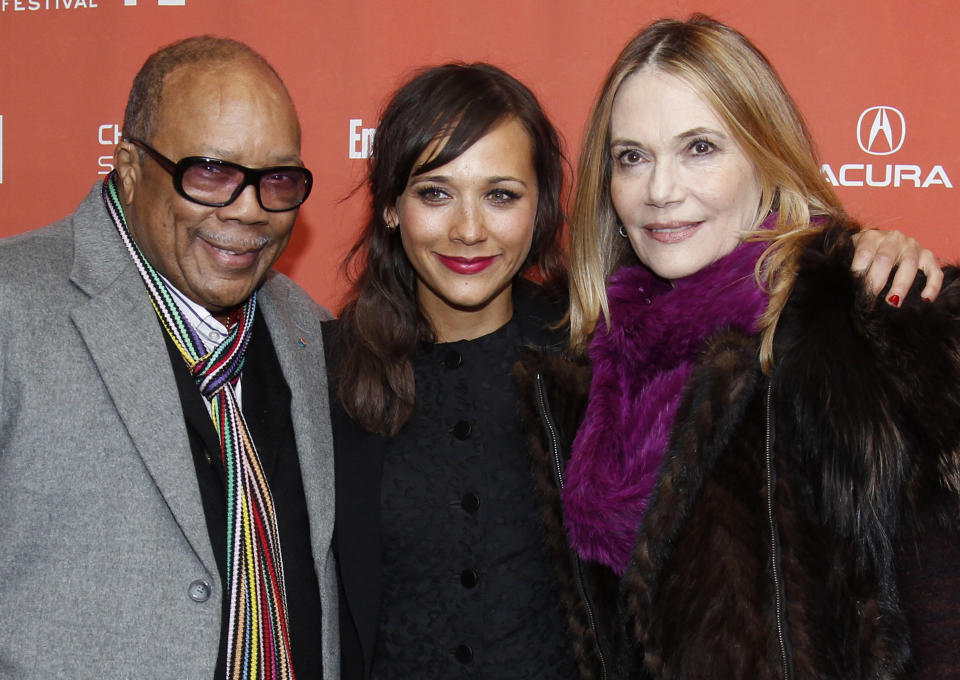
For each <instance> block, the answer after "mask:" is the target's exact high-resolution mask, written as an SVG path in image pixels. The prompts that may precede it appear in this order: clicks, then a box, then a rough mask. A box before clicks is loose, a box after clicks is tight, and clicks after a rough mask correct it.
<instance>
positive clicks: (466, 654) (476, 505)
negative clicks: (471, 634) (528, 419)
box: [441, 349, 480, 664]
mask: <svg viewBox="0 0 960 680" xmlns="http://www.w3.org/2000/svg"><path fill="white" fill-rule="evenodd" d="M441 363H442V364H443V365H444V367H445V368H446V369H447V370H450V371H452V370H453V369H455V368H459V367H460V366H462V365H463V356H461V354H460V352H458V351H457V350H455V349H451V350H447V352H446V353H445V354H444V355H443V359H442V360H441ZM472 432H473V426H472V425H470V423H469V422H468V421H466V420H461V421H459V422H458V423H457V424H456V425H454V426H453V427H452V428H451V430H450V433H451V434H452V435H453V436H454V437H456V438H457V439H459V440H460V441H463V440H465V439H468V438H469V437H470V435H471V433H472ZM460 507H461V508H463V511H464V512H466V513H468V514H471V515H473V514H476V512H477V510H479V509H480V497H479V496H478V495H477V494H475V493H465V494H463V497H462V498H461V499H460ZM479 582H480V575H479V574H477V572H476V571H474V570H473V569H464V570H463V571H461V572H460V585H462V586H463V587H464V588H467V589H470V588H475V587H476V586H477V583H479ZM453 655H454V657H456V659H457V661H459V662H460V663H462V664H468V663H472V662H473V649H472V648H471V647H470V645H457V647H456V649H454V650H453Z"/></svg>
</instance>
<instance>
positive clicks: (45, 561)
mask: <svg viewBox="0 0 960 680" xmlns="http://www.w3.org/2000/svg"><path fill="white" fill-rule="evenodd" d="M258 302H259V305H258V307H259V309H260V310H261V311H262V313H263V315H264V319H265V320H266V323H267V326H268V327H269V329H270V336H271V338H272V340H273V344H274V347H275V349H276V353H277V356H278V358H279V360H280V365H281V366H282V368H283V374H284V377H285V378H286V381H287V383H288V384H289V386H290V391H291V393H292V403H291V415H292V418H293V424H294V431H295V436H296V442H297V448H298V451H299V454H300V467H301V470H302V475H303V486H304V491H305V494H306V500H307V508H308V510H309V513H310V530H311V539H312V545H313V557H314V562H315V565H316V571H317V579H318V581H319V583H320V596H321V601H322V606H323V630H322V631H317V644H322V645H323V662H324V674H325V676H326V677H327V678H330V679H334V678H337V677H338V675H339V658H338V651H337V650H338V633H337V595H336V592H337V591H336V583H335V567H334V563H333V557H332V552H331V548H330V546H331V535H332V533H333V508H334V495H333V458H332V440H331V433H330V419H329V415H328V404H327V383H326V376H325V373H324V358H323V343H322V340H321V332H320V321H321V320H322V319H324V318H328V317H329V315H328V314H327V313H326V312H325V311H324V310H322V309H321V308H320V307H319V306H317V305H316V304H315V303H314V302H313V301H312V300H310V298H309V297H308V296H307V294H306V293H305V292H304V291H303V290H301V289H300V288H299V287H297V286H296V285H295V284H294V283H293V282H292V281H290V280H289V279H288V278H286V277H284V276H283V275H281V274H277V273H272V274H271V276H270V278H269V280H268V281H267V282H266V284H265V285H264V286H263V288H262V292H261V294H260V298H259V300H258ZM198 582H204V583H206V584H209V586H210V587H211V592H212V594H211V595H210V596H209V598H207V599H204V598H203V594H204V589H203V588H202V587H200V588H198V587H197V584H198ZM191 586H193V587H191ZM222 593H223V587H222V584H221V583H220V577H219V575H218V571H217V565H216V561H215V559H214V553H213V548H212V547H211V545H210V539H209V536H208V532H207V526H206V520H205V518H204V512H203V506H202V504H201V499H200V492H199V489H198V486H197V479H196V472H195V469H194V463H193V459H192V455H191V451H190V443H189V439H188V435H187V430H186V426H185V424H184V417H183V413H182V410H181V407H180V399H179V396H178V393H177V387H176V383H175V381H174V376H173V372H172V370H171V367H170V357H169V354H168V353H167V348H166V346H165V344H164V339H163V336H162V330H161V328H160V326H159V325H158V324H157V321H156V316H155V313H154V310H153V308H152V307H151V305H150V303H149V300H148V297H147V293H146V290H145V288H144V286H143V283H142V282H141V280H140V277H139V275H138V273H137V271H136V269H135V267H134V265H133V263H132V261H131V259H130V257H129V255H128V254H127V253H126V251H125V250H124V247H123V245H122V243H121V242H120V239H119V238H118V237H117V235H116V232H115V230H114V227H113V225H112V223H111V222H110V218H109V216H108V215H107V212H106V210H105V208H104V206H103V201H102V199H101V197H100V184H99V183H98V184H97V185H96V186H95V187H94V188H93V190H92V191H91V192H90V194H89V195H88V196H87V198H86V199H84V201H83V202H82V203H81V204H80V206H79V208H78V209H77V211H76V212H75V213H74V214H73V215H71V216H70V217H67V218H65V219H63V220H61V221H60V222H57V223H56V224H53V225H50V226H48V227H44V228H43V229H38V230H35V231H32V232H28V233H25V234H21V235H19V236H14V237H12V238H8V239H4V240H2V241H0V678H37V679H40V678H43V679H44V680H48V679H49V678H71V679H72V680H82V679H84V678H91V679H94V678H96V679H97V680H102V678H164V679H167V678H191V679H192V678H211V677H212V676H213V671H214V666H215V664H216V660H217V651H218V645H219V641H220V612H221V597H222V596H223V594H222ZM292 596H294V597H295V596H296V595H295V594H292Z"/></svg>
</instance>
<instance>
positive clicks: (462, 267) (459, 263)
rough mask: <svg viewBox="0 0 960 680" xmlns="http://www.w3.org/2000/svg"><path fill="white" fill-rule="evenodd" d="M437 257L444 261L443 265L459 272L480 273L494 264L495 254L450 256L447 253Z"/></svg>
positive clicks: (465, 273) (466, 273) (467, 273)
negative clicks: (487, 255)
mask: <svg viewBox="0 0 960 680" xmlns="http://www.w3.org/2000/svg"><path fill="white" fill-rule="evenodd" d="M437 259H438V260H440V262H441V263H443V266H444V267H446V268H447V269H449V270H450V271H452V272H455V273H457V274H464V275H470V274H479V273H480V272H482V271H483V270H484V269H486V268H487V267H489V266H490V265H491V264H493V261H494V260H495V259H496V256H495V255H492V256H490V257H449V256H447V255H439V254H438V255H437Z"/></svg>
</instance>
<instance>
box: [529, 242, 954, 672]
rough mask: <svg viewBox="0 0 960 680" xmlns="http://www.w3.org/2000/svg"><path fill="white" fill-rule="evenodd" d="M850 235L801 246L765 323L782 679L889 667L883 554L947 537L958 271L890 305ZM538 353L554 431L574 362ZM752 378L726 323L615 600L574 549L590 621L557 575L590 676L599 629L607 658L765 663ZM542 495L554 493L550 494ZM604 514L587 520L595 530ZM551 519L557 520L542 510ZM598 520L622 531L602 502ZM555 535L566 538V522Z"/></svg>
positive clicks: (693, 384)
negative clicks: (788, 282)
mask: <svg viewBox="0 0 960 680" xmlns="http://www.w3.org/2000/svg"><path fill="white" fill-rule="evenodd" d="M850 234H851V229H850V225H845V224H835V225H830V226H828V227H827V228H826V230H825V231H824V233H823V234H822V235H820V236H818V237H817V238H816V239H815V240H814V241H813V242H812V243H811V244H810V245H809V247H808V249H807V252H806V254H805V255H804V256H803V258H802V259H801V261H800V262H799V274H798V279H797V282H796V286H795V288H794V291H793V293H792V295H791V298H790V301H789V303H788V305H787V307H786V309H785V310H784V313H783V315H782V317H781V320H780V324H779V326H778V331H777V336H776V341H775V359H776V367H775V370H774V373H773V376H772V385H773V414H772V415H773V421H774V433H775V448H774V460H775V466H776V472H777V483H776V487H775V496H774V498H773V499H772V500H773V502H774V506H775V513H776V514H775V516H776V522H777V525H778V527H779V532H780V541H781V543H780V546H781V551H782V552H781V559H780V567H781V571H782V574H783V577H784V580H785V593H786V604H785V611H786V623H787V629H786V635H787V639H788V643H789V647H790V649H791V651H792V655H793V662H794V667H795V671H796V677H797V678H828V679H829V678H836V679H838V680H839V679H840V678H845V679H846V678H864V679H866V678H901V677H905V676H906V675H907V674H908V673H909V672H910V670H911V664H912V663H913V662H912V661H911V654H912V652H911V649H912V642H911V629H910V626H909V625H908V616H907V613H908V612H909V611H910V610H911V605H913V604H915V603H913V602H902V601H901V597H900V593H899V589H898V585H899V584H898V579H897V570H898V569H899V561H900V560H899V559H898V556H901V555H903V554H904V546H906V550H907V551H909V550H910V546H913V545H920V544H921V542H920V541H914V536H916V535H919V533H920V532H921V531H923V529H921V527H931V526H932V527H934V528H935V530H936V531H937V532H939V533H938V534H936V535H935V540H936V541H937V542H938V545H957V544H958V541H957V538H958V536H957V533H958V527H960V500H958V499H960V455H958V451H960V417H958V416H960V344H958V343H960V280H958V272H957V270H955V269H948V270H947V272H946V280H945V283H944V288H943V290H942V291H941V294H940V297H939V298H938V300H937V301H936V302H934V303H933V304H929V303H923V302H921V301H920V300H919V296H918V292H919V289H920V284H917V285H916V286H915V287H914V291H913V292H912V293H911V295H910V296H909V297H908V298H907V299H906V300H905V302H904V305H903V307H902V308H901V309H898V310H896V309H892V308H890V307H888V306H887V305H886V304H885V303H884V302H883V301H882V298H874V297H872V296H868V295H867V294H866V293H865V292H864V291H863V290H862V287H861V281H860V280H859V279H858V278H857V277H855V276H853V275H852V274H851V273H850V271H849V262H850V257H851V256H852V244H851V240H850ZM534 372H541V373H542V374H543V375H544V377H545V380H546V383H547V385H548V386H550V388H551V389H550V392H549V398H550V402H551V408H552V409H553V412H554V415H555V418H556V420H557V424H558V426H559V428H560V430H561V432H562V433H563V436H562V437H561V445H562V446H564V447H565V446H567V444H568V442H569V439H570V437H571V433H572V432H573V431H575V430H576V427H577V418H578V417H579V416H578V414H581V413H583V412H584V408H585V407H584V403H585V399H586V388H587V375H586V373H584V372H583V371H581V372H579V373H577V374H576V375H573V374H571V373H570V372H569V371H564V370H563V369H562V368H561V367H559V366H556V365H553V364H551V363H544V362H541V363H539V364H536V365H533V364H529V368H528V374H527V377H528V378H529V376H531V375H533V373H534ZM766 384H767V378H766V377H765V376H764V375H763V374H762V373H761V371H760V369H759V366H758V361H757V340H756V338H755V337H753V336H752V334H751V333H749V332H744V331H742V330H740V331H737V330H724V331H721V332H719V333H717V334H716V335H715V336H714V337H713V338H712V339H711V340H710V342H709V343H708V346H707V347H706V349H705V351H704V352H703V356H702V358H701V359H700V361H699V362H698V366H697V368H696V369H695V370H694V372H693V374H692V375H691V378H690V380H689V381H688V383H687V386H686V388H685V391H684V396H683V398H682V401H681V404H680V407H679V409H678V411H677V415H676V419H675V421H676V422H675V426H674V431H673V434H672V436H671V443H670V447H669V450H668V451H667V454H666V455H665V457H664V459H663V461H662V464H661V466H660V470H659V474H658V478H657V481H656V483H655V488H654V491H653V493H652V495H651V498H650V503H649V507H648V509H647V512H646V513H645V517H644V520H643V523H642V526H641V527H640V531H639V535H638V538H637V542H636V545H635V547H634V550H633V558H632V562H631V564H630V567H629V569H628V572H627V574H626V576H625V577H624V579H623V580H622V581H621V585H620V589H621V594H620V604H621V616H620V618H619V619H618V616H617V614H616V609H615V608H614V607H613V605H612V604H611V600H610V599H608V598H606V597H603V596H602V593H605V592H608V588H609V583H610V579H609V578H605V577H604V576H603V574H604V570H603V569H596V570H593V569H592V567H591V565H589V564H588V565H586V566H587V567H588V574H587V575H588V579H587V582H588V589H589V590H590V591H591V592H592V594H593V595H594V603H595V605H596V606H597V608H598V609H599V611H597V612H595V614H596V616H595V618H596V620H597V621H598V623H599V626H595V627H591V626H589V625H588V623H589V622H588V621H587V618H586V617H585V615H584V607H583V603H582V602H580V601H578V597H579V595H578V593H577V592H575V590H572V589H570V590H568V594H567V595H568V603H572V605H571V606H570V613H571V629H572V630H573V631H574V633H575V634H576V635H578V636H580V637H581V640H580V646H579V648H578V651H582V652H583V653H584V657H583V658H582V666H581V668H582V669H584V677H597V676H598V663H597V657H596V654H595V653H594V652H593V650H592V646H591V644H589V643H591V642H592V641H593V638H592V637H591V636H592V635H594V634H595V633H599V634H600V637H601V639H602V641H603V642H604V643H605V644H606V645H607V647H606V649H607V659H606V661H607V664H606V671H607V676H608V677H618V678H620V677H623V678H626V677H644V678H645V677H656V678H718V679H719V678H723V679H728V678H779V677H781V675H780V663H779V644H778V636H777V631H776V617H775V607H774V597H773V589H772V585H771V571H770V564H771V563H770V549H771V546H770V539H769V528H768V527H767V524H766V502H767V494H766V483H765V473H766V469H765V459H764V439H765V415H766V413H765V407H764V402H765V397H766ZM528 392H529V390H528ZM528 416H529V417H530V418H531V422H532V429H531V433H532V436H533V437H534V439H535V440H536V441H535V444H534V448H536V449H538V450H539V451H540V453H541V455H542V456H544V460H546V459H549V453H548V449H547V445H546V440H545V439H544V437H543V434H544V432H543V430H542V426H541V425H540V423H539V419H538V418H537V417H536V414H535V411H534V410H533V409H531V410H530V412H529V413H528ZM544 470H546V472H544V473H543V474H547V472H548V469H547V468H544ZM552 502H553V503H554V510H553V511H554V512H556V505H557V503H558V499H557V497H556V494H554V498H553V501H552ZM598 512H600V513H603V511H602V510H600V511H598ZM608 518H609V515H607V514H601V516H600V517H598V518H597V519H596V520H595V521H596V525H597V527H598V529H597V530H598V531H602V530H603V526H604V522H605V521H606V520H607V519H608ZM551 526H552V529H553V530H554V531H556V530H557V528H558V526H559V522H558V521H557V519H556V516H554V520H553V522H552V523H551ZM611 528H612V530H614V531H616V530H619V524H618V523H617V521H616V520H615V521H614V522H613V523H612V525H611ZM556 540H557V541H558V545H563V541H564V537H563V536H562V535H560V536H558V537H557V538H556ZM925 544H928V545H929V542H927V543H925ZM895 546H897V547H895ZM913 552H914V553H915V552H916V550H915V549H914V550H913ZM956 552H957V551H955V554H956ZM914 556H916V555H914ZM563 562H564V564H561V562H558V564H559V565H560V568H561V569H565V570H567V571H569V570H570V562H569V560H563ZM945 563H946V564H952V563H955V560H953V561H951V560H946V561H945ZM594 566H596V565H594ZM607 573H608V575H609V574H610V572H607ZM596 575H599V576H600V578H599V580H598V581H592V580H591V579H590V577H591V576H596ZM939 576H940V578H939V580H938V582H937V590H936V591H935V592H936V593H937V595H936V597H938V598H940V597H942V598H943V599H944V600H945V601H950V600H949V598H950V596H951V594H952V593H956V591H957V590H958V588H960V585H958V578H957V577H956V576H953V574H952V573H946V574H942V573H941V574H939ZM565 583H566V584H568V585H569V584H571V583H572V581H571V580H570V578H569V576H568V578H567V580H566V581H565ZM953 596H954V597H956V595H953ZM905 609H906V611H905ZM957 620H958V617H957V616H956V615H954V616H953V617H952V619H951V620H950V622H949V623H950V625H953V626H954V629H948V630H947V631H946V632H944V631H943V630H941V631H940V635H942V636H943V639H944V640H946V641H947V644H950V643H949V641H950V640H951V639H953V640H955V639H957V637H958V635H960V631H958V630H955V629H956V628H957V627H958V624H957ZM611 650H612V653H611ZM951 654H952V656H951ZM611 655H612V656H614V657H615V659H616V660H615V662H613V663H611V660H610V656H611ZM956 657H957V655H956V653H955V651H954V652H949V651H948V652H947V653H946V658H947V661H946V663H947V664H950V663H952V664H953V665H952V666H949V668H947V669H946V670H943V672H941V670H942V667H937V669H936V671H934V672H932V674H931V675H928V676H925V677H945V676H948V675H949V672H947V671H952V672H954V673H960V661H958V660H957V658H956ZM926 671H927V672H928V673H931V671H930V668H929V667H928V668H927V669H926ZM951 677H952V676H951Z"/></svg>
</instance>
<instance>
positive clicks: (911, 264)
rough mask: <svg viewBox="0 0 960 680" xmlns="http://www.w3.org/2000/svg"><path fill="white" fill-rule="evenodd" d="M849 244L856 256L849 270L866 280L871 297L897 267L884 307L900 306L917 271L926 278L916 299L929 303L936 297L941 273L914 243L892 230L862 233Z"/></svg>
mask: <svg viewBox="0 0 960 680" xmlns="http://www.w3.org/2000/svg"><path fill="white" fill-rule="evenodd" d="M853 242H854V245H855V246H856V252H855V253H854V254H853V262H852V263H851V269H853V271H855V272H856V273H858V274H860V275H861V276H863V277H864V278H865V279H866V282H867V290H869V291H870V292H872V293H873V294H874V295H876V294H878V293H879V292H880V291H881V290H883V287H884V286H885V285H886V284H887V279H888V278H889V277H890V272H891V271H893V268H894V266H898V269H897V273H896V275H895V276H894V277H893V283H891V284H890V290H889V291H887V303H888V304H890V305H893V306H894V307H899V306H900V303H901V302H902V301H903V299H904V298H905V297H906V296H907V291H909V290H910V286H911V285H912V284H913V280H914V279H915V278H916V276H917V271H919V270H923V273H924V274H925V275H926V277H927V285H926V286H924V288H923V290H922V291H921V293H920V296H921V297H922V298H923V299H924V300H926V301H927V302H930V301H931V300H933V299H935V298H936V297H937V295H939V293H940V286H941V284H943V272H942V271H941V270H940V265H939V264H938V263H937V258H936V257H935V256H934V254H933V253H932V252H930V251H929V250H927V249H926V248H922V247H921V246H920V244H919V243H918V242H917V241H916V239H913V238H910V237H909V236H907V235H906V234H902V233H900V232H899V231H896V230H894V231H880V230H879V229H865V230H863V231H861V232H859V233H858V234H857V235H855V236H854V237H853Z"/></svg>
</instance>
